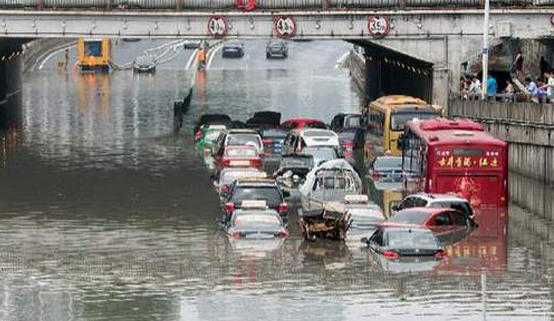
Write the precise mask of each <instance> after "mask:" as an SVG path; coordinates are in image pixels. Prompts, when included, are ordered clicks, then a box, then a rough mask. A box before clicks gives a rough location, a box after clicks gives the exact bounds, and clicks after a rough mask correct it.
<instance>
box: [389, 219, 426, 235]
mask: <svg viewBox="0 0 554 321" xmlns="http://www.w3.org/2000/svg"><path fill="white" fill-rule="evenodd" d="M379 228H380V229H381V230H383V231H409V230H412V231H418V232H424V233H430V234H431V235H433V236H435V234H433V231H431V230H430V229H428V228H424V227H419V226H413V225H409V224H404V225H393V224H388V222H387V221H385V222H383V223H381V224H379Z"/></svg>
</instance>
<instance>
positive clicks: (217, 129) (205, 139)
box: [196, 125, 227, 155]
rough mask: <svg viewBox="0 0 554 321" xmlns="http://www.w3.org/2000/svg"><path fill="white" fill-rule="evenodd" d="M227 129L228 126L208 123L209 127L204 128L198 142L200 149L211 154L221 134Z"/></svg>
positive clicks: (205, 153)
mask: <svg viewBox="0 0 554 321" xmlns="http://www.w3.org/2000/svg"><path fill="white" fill-rule="evenodd" d="M226 130H227V127H225V126H224V125H207V127H205V128H202V130H201V133H202V137H201V138H200V140H199V141H198V142H197V143H196V144H197V146H198V151H199V152H200V153H204V155H211V154H212V150H213V146H214V145H215V143H216V142H217V139H218V138H219V135H222V134H223V133H224V132H225V131H226Z"/></svg>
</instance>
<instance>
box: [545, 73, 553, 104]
mask: <svg viewBox="0 0 554 321" xmlns="http://www.w3.org/2000/svg"><path fill="white" fill-rule="evenodd" d="M544 78H545V79H546V98H547V102H549V103H551V104H552V103H554V70H552V69H550V70H547V71H546V72H545V73H544Z"/></svg>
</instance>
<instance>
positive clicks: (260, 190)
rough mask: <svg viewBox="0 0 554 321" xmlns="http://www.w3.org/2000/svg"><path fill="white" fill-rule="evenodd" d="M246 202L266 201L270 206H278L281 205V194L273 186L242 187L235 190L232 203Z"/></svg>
mask: <svg viewBox="0 0 554 321" xmlns="http://www.w3.org/2000/svg"><path fill="white" fill-rule="evenodd" d="M245 200H261V201H266V202H267V204H268V205H270V206H272V207H273V206H277V205H279V203H281V201H282V198H281V193H280V192H279V190H278V189H277V187H276V186H275V187H273V186H268V187H264V186H252V187H250V186H240V187H238V188H237V189H236V190H235V193H234V194H233V197H232V198H231V202H233V203H235V204H237V203H238V204H240V203H241V202H242V201H245Z"/></svg>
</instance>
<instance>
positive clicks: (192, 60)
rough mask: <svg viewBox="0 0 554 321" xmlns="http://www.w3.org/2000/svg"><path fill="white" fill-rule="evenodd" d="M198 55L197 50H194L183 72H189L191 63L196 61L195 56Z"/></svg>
mask: <svg viewBox="0 0 554 321" xmlns="http://www.w3.org/2000/svg"><path fill="white" fill-rule="evenodd" d="M197 54H198V49H194V51H193V52H192V55H191V56H190V58H189V61H188V62H187V66H186V67H185V70H189V69H190V67H191V66H192V63H193V62H194V60H195V59H196V55H197Z"/></svg>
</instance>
